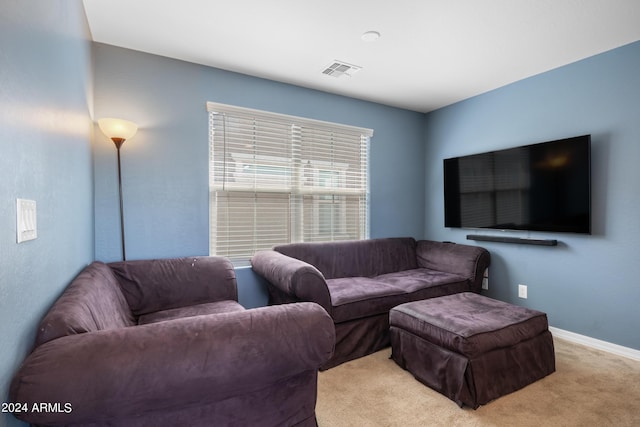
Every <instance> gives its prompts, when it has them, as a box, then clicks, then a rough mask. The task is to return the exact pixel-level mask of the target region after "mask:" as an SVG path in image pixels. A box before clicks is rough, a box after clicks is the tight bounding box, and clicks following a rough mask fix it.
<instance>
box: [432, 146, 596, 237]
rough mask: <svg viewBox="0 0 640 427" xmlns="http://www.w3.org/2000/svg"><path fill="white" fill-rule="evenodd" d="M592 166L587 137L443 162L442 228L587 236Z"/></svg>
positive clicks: (589, 231)
mask: <svg viewBox="0 0 640 427" xmlns="http://www.w3.org/2000/svg"><path fill="white" fill-rule="evenodd" d="M590 161H591V136H590V135H583V136H577V137H574V138H566V139H560V140H556V141H549V142H542V143H539V144H531V145H525V146H521V147H515V148H509V149H505V150H498V151H491V152H487V153H481V154H473V155H469V156H462V157H454V158H451V159H445V160H444V222H445V227H461V228H489V229H500V230H528V231H546V232H572V233H584V234H590V233H591V189H590V188H591V182H590V181H591V180H590V175H591V168H590Z"/></svg>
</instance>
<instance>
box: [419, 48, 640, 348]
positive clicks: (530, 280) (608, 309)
mask: <svg viewBox="0 0 640 427" xmlns="http://www.w3.org/2000/svg"><path fill="white" fill-rule="evenodd" d="M425 130H426V167H425V171H426V175H425V181H426V183H427V187H426V197H427V199H426V207H425V208H426V224H425V230H426V235H427V236H428V237H429V238H432V239H436V240H452V241H456V242H460V243H462V242H466V243H471V244H475V243H472V242H470V241H467V240H465V238H466V235H467V234H469V233H471V234H496V232H488V231H480V232H478V231H477V230H460V229H447V228H444V225H443V224H444V220H443V190H442V188H443V182H442V160H443V159H445V158H448V157H453V156H459V155H465V154H472V153H478V152H483V151H488V150H493V149H500V148H506V147H512V146H517V145H522V144H530V143H536V142H543V141H548V140H553V139H558V138H564V137H570V136H577V135H582V134H591V135H592V164H591V167H592V209H593V223H592V225H593V235H591V236H585V235H572V234H561V233H559V234H549V233H524V232H506V233H500V234H503V235H509V236H517V237H531V238H552V239H558V240H560V242H561V243H560V245H559V246H557V247H539V246H528V245H514V244H506V243H488V242H478V243H477V244H479V245H482V246H484V247H486V248H487V249H489V251H491V254H492V265H491V268H490V279H489V281H490V285H489V292H488V295H490V296H494V297H496V298H498V299H501V300H505V301H510V302H513V303H516V304H520V305H525V306H529V307H532V308H536V309H539V310H542V311H545V312H547V313H548V315H549V321H550V323H551V325H553V326H556V327H558V328H561V329H565V330H568V331H571V332H575V333H578V334H582V335H586V336H589V337H593V338H597V339H601V340H604V341H609V342H612V343H615V344H619V345H622V346H626V347H630V348H634V349H640V333H638V325H640V310H638V307H639V306H640V286H638V278H639V277H640V255H639V249H640V220H639V218H640V191H638V188H637V187H638V183H640V164H639V162H640V42H636V43H634V44H631V45H627V46H624V47H622V48H619V49H615V50H613V51H609V52H606V53H604V54H601V55H597V56H594V57H591V58H588V59H585V60H582V61H580V62H577V63H574V64H570V65H567V66H564V67H561V68H558V69H556V70H553V71H550V72H547V73H544V74H540V75H538V76H535V77H532V78H529V79H526V80H522V81H519V82H516V83H514V84H511V85H509V86H506V87H503V88H500V89H497V90H495V91H492V92H489V93H486V94H483V95H480V96H477V97H474V98H471V99H468V100H466V101H463V102H460V103H457V104H455V105H451V106H449V107H447V108H443V109H441V110H438V111H435V112H433V113H430V114H428V115H427V118H426V122H425ZM498 233H499V232H498ZM519 283H522V284H526V285H528V293H529V295H528V296H529V297H528V299H526V300H525V299H520V298H518V297H517V295H518V293H517V288H518V284H519Z"/></svg>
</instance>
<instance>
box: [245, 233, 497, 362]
mask: <svg viewBox="0 0 640 427" xmlns="http://www.w3.org/2000/svg"><path fill="white" fill-rule="evenodd" d="M489 263H490V255H489V252H488V251H487V250H486V249H483V248H481V247H478V246H470V245H461V244H455V243H449V242H435V241H429V240H420V241H416V240H415V239H413V238H383V239H369V240H354V241H338V242H323V243H294V244H286V245H280V246H276V247H274V248H273V249H272V250H266V251H260V252H256V254H255V255H254V256H253V258H252V260H251V265H252V268H253V270H254V271H255V272H256V273H257V274H259V275H260V276H262V277H263V278H265V279H266V281H267V282H268V289H269V302H270V304H283V303H291V302H300V301H312V302H316V303H318V304H320V305H321V306H322V307H323V308H324V309H325V310H326V311H327V313H329V315H330V316H331V318H332V319H333V322H334V323H335V329H336V348H335V353H334V355H333V357H332V358H331V359H330V360H329V361H327V362H326V363H324V364H323V365H322V366H321V369H328V368H331V367H333V366H336V365H339V364H341V363H343V362H346V361H348V360H352V359H355V358H358V357H362V356H365V355H367V354H370V353H373V352H375V351H378V350H380V349H382V348H384V347H386V346H388V345H389V344H390V340H389V310H391V308H393V307H395V306H397V305H399V304H402V303H405V302H410V301H416V300H423V299H427V298H433V297H438V296H443V295H449V294H454V293H458V292H468V291H472V292H478V293H479V292H480V289H481V286H482V278H483V274H484V271H485V269H486V268H487V267H488V266H489Z"/></svg>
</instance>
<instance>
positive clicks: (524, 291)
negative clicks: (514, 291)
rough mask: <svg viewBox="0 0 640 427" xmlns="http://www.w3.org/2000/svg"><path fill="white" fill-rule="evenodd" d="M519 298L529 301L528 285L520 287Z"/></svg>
mask: <svg viewBox="0 0 640 427" xmlns="http://www.w3.org/2000/svg"><path fill="white" fill-rule="evenodd" d="M518 297H519V298H524V299H527V285H518Z"/></svg>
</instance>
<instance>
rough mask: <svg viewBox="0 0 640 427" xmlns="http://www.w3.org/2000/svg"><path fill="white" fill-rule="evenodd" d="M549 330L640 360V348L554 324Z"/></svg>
mask: <svg viewBox="0 0 640 427" xmlns="http://www.w3.org/2000/svg"><path fill="white" fill-rule="evenodd" d="M549 331H551V334H553V336H555V337H558V338H562V339H564V340H567V341H571V342H574V343H577V344H582V345H585V346H587V347H592V348H595V349H598V350H602V351H606V352H609V353H613V354H616V355H618V356H623V357H628V358H629V359H633V360H638V361H640V350H636V349H633V348H629V347H623V346H621V345H618V344H613V343H610V342H607V341H601V340H599V339H595V338H591V337H587V336H585V335H580V334H576V333H574V332H569V331H565V330H563V329H558V328H554V327H553V326H549Z"/></svg>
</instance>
